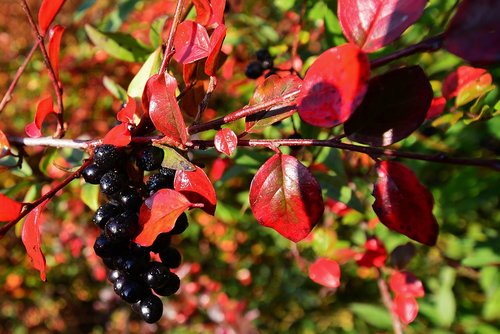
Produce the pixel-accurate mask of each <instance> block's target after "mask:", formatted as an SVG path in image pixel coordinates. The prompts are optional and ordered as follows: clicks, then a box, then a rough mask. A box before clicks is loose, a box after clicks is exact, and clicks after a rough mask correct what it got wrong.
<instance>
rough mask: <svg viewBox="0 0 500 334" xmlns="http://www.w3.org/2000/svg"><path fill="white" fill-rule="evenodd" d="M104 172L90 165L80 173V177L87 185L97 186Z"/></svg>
mask: <svg viewBox="0 0 500 334" xmlns="http://www.w3.org/2000/svg"><path fill="white" fill-rule="evenodd" d="M104 172H105V171H104V170H103V169H101V168H99V167H98V166H97V165H96V164H90V165H88V166H87V167H85V169H84V170H83V171H82V177H83V179H84V180H85V182H87V183H90V184H99V182H101V177H102V176H103V175H104Z"/></svg>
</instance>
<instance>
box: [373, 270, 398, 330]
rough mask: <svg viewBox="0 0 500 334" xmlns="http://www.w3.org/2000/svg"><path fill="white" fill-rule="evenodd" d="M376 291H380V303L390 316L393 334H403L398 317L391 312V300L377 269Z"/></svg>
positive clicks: (380, 273) (385, 284)
mask: <svg viewBox="0 0 500 334" xmlns="http://www.w3.org/2000/svg"><path fill="white" fill-rule="evenodd" d="M377 284H378V289H379V291H380V297H381V298H382V303H383V304H384V306H385V308H386V309H387V311H389V314H390V315H391V320H392V328H393V330H394V334H403V326H402V325H401V321H400V320H399V318H398V316H397V315H396V314H394V312H393V310H392V299H391V294H390V293H389V289H388V288H387V283H386V282H385V281H384V278H383V277H382V272H381V271H380V269H379V278H378V280H377Z"/></svg>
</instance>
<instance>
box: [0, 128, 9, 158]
mask: <svg viewBox="0 0 500 334" xmlns="http://www.w3.org/2000/svg"><path fill="white" fill-rule="evenodd" d="M9 154H10V144H9V140H8V139H7V136H6V135H5V133H3V131H2V130H0V159H1V158H3V157H5V156H7V155H9Z"/></svg>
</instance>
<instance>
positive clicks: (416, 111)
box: [344, 66, 433, 146]
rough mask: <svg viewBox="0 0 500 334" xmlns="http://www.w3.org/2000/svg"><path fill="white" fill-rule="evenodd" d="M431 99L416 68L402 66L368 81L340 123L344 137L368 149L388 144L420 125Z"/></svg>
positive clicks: (426, 80)
mask: <svg viewBox="0 0 500 334" xmlns="http://www.w3.org/2000/svg"><path fill="white" fill-rule="evenodd" d="M432 97H433V92H432V87H431V84H430V83H429V80H428V79H427V76H426V75H425V73H424V71H423V70H422V69H421V68H420V67H419V66H411V67H404V68H400V69H397V70H394V71H390V72H387V73H384V74H382V75H379V76H377V77H375V78H373V79H371V80H370V82H369V85H368V92H367V93H366V96H365V98H364V100H363V103H361V105H360V106H359V107H358V109H356V111H355V112H354V113H353V114H352V116H351V117H350V118H349V119H348V120H347V122H346V123H345V124H344V130H345V133H346V134H347V137H348V138H349V139H351V140H353V141H357V142H359V143H363V144H368V145H372V146H386V145H391V144H393V143H395V142H397V141H400V140H402V139H404V138H406V137H408V136H409V135H410V134H411V133H412V132H413V131H415V130H416V129H418V127H419V126H420V125H421V124H422V123H423V122H424V120H425V116H426V114H427V110H429V107H430V105H431V101H432Z"/></svg>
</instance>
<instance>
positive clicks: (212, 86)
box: [193, 76, 217, 124]
mask: <svg viewBox="0 0 500 334" xmlns="http://www.w3.org/2000/svg"><path fill="white" fill-rule="evenodd" d="M215 86H217V78H216V77H214V76H210V82H209V83H208V89H207V92H206V93H205V96H204V97H203V100H201V102H200V105H199V106H198V113H197V114H196V117H195V119H194V121H193V124H198V123H199V122H200V119H201V116H203V112H204V111H205V110H206V109H207V107H208V101H210V97H211V96H212V93H213V92H214V90H215Z"/></svg>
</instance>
